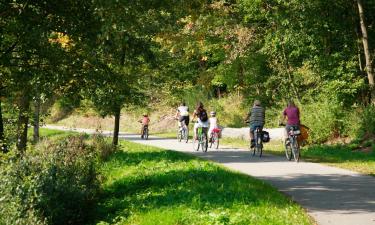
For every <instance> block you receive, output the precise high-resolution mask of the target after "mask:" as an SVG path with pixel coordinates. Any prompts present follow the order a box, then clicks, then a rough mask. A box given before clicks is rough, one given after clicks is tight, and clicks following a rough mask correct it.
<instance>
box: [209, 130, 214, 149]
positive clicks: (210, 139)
mask: <svg viewBox="0 0 375 225" xmlns="http://www.w3.org/2000/svg"><path fill="white" fill-rule="evenodd" d="M208 143H210V148H212V145H213V144H214V134H213V133H211V137H210V138H208Z"/></svg>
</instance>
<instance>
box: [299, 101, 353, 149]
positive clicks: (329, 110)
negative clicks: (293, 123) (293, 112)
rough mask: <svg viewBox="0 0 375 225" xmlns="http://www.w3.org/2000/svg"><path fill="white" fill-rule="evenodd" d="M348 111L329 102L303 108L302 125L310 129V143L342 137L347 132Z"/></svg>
mask: <svg viewBox="0 0 375 225" xmlns="http://www.w3.org/2000/svg"><path fill="white" fill-rule="evenodd" d="M346 113H347V112H346V111H344V109H343V108H342V107H341V106H340V105H338V104H334V103H331V102H328V101H325V102H316V103H312V104H308V105H304V106H303V107H301V123H302V124H304V125H306V126H308V127H309V128H310V141H311V142H313V143H322V142H325V141H327V140H329V139H330V138H336V137H340V136H342V134H343V132H344V130H345V123H344V121H345V120H346V118H345V117H346Z"/></svg>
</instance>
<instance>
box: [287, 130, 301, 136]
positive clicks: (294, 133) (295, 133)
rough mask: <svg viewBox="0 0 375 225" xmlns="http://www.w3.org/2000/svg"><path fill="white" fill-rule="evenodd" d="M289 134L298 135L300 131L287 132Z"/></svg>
mask: <svg viewBox="0 0 375 225" xmlns="http://www.w3.org/2000/svg"><path fill="white" fill-rule="evenodd" d="M289 134H290V135H300V134H301V131H300V130H291V131H289Z"/></svg>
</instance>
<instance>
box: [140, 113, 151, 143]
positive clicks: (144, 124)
mask: <svg viewBox="0 0 375 225" xmlns="http://www.w3.org/2000/svg"><path fill="white" fill-rule="evenodd" d="M138 122H140V123H141V124H142V129H141V138H143V131H144V129H145V127H148V124H149V123H150V118H149V117H148V115H147V113H143V118H142V119H140V120H138Z"/></svg>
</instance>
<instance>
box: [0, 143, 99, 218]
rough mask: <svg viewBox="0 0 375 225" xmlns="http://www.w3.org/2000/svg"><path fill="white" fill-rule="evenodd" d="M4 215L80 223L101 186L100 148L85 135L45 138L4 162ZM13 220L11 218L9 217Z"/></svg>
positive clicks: (1, 186) (0, 215)
mask: <svg viewBox="0 0 375 225" xmlns="http://www.w3.org/2000/svg"><path fill="white" fill-rule="evenodd" d="M1 167H2V170H1V175H0V176H1V180H2V182H1V184H0V193H1V196H2V198H1V201H2V204H0V205H1V207H0V218H2V219H3V220H7V221H1V222H3V223H5V224H42V223H47V224H77V223H83V222H84V221H86V220H87V216H88V213H89V212H90V209H91V207H92V204H93V203H94V202H95V196H96V193H97V191H98V180H97V172H96V167H97V153H96V151H95V149H94V148H93V147H90V146H88V145H86V144H85V143H84V138H83V136H70V137H68V138H65V139H64V140H61V139H60V140H58V141H48V140H45V141H43V142H42V143H40V144H39V145H38V146H36V147H35V149H34V150H31V149H29V152H28V153H27V154H25V155H24V156H23V157H22V158H15V157H10V158H9V159H8V160H4V161H3V162H2V164H1ZM8 220H9V221H8Z"/></svg>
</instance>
